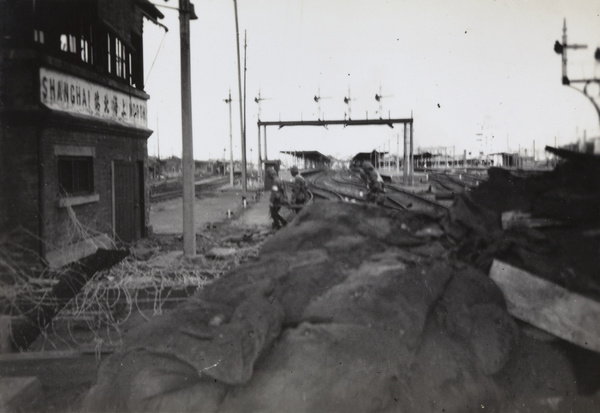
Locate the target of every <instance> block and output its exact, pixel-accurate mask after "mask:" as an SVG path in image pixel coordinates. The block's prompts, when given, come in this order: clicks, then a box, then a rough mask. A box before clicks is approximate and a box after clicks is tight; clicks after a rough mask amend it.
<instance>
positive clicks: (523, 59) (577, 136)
mask: <svg viewBox="0 0 600 413" xmlns="http://www.w3.org/2000/svg"><path fill="white" fill-rule="evenodd" d="M152 2H153V3H155V4H156V5H157V6H158V7H159V10H160V11H161V12H162V13H163V14H164V15H165V18H164V19H163V20H161V23H162V24H164V25H165V26H167V27H168V28H169V30H168V32H165V30H164V29H163V28H162V27H160V26H158V25H156V24H154V23H152V22H150V21H145V23H144V65H145V77H146V84H145V89H146V92H147V93H148V94H149V95H150V100H149V102H148V127H149V128H150V129H152V130H154V133H153V134H152V136H151V137H150V138H149V139H148V153H149V155H151V156H157V155H159V156H160V157H161V158H163V157H168V156H171V155H175V156H178V157H181V147H182V137H181V122H182V121H181V110H180V108H181V97H180V96H181V95H180V89H181V78H180V66H179V62H180V47H179V36H180V35H179V15H178V11H177V10H174V9H171V8H167V7H177V5H178V2H177V1H176V0H171V1H168V2H165V1H162V0H152ZM192 2H193V3H194V5H195V11H196V15H197V16H198V20H193V21H191V23H190V43H191V51H190V54H191V72H192V73H191V77H192V79H191V83H192V125H193V146H194V159H197V160H206V159H223V158H224V157H225V158H226V159H227V160H228V159H229V153H230V152H229V151H230V131H231V134H232V137H233V138H232V141H233V144H232V150H233V156H234V159H241V139H242V138H241V131H240V129H241V128H240V107H239V99H240V95H239V91H238V60H237V46H236V26H235V15H234V2H233V0H192ZM163 6H167V7H163ZM237 7H238V22H239V39H240V57H241V59H242V68H243V60H244V56H245V58H246V68H247V70H246V85H245V87H244V86H243V88H242V92H243V91H244V89H245V91H246V99H245V107H246V111H245V112H246V116H245V119H246V125H247V126H246V142H247V158H248V162H256V161H257V146H258V142H257V141H258V127H257V120H258V118H259V109H260V119H261V120H262V121H277V120H310V119H317V118H322V119H323V118H324V119H344V117H345V116H348V114H350V116H351V118H352V119H365V118H369V119H373V118H379V117H380V116H381V117H384V118H386V117H391V118H410V117H411V116H412V117H413V119H414V147H415V152H418V151H419V150H425V149H431V148H439V147H445V148H448V150H449V151H450V153H452V151H454V153H456V154H457V155H458V154H462V153H463V151H464V150H467V151H468V152H472V153H477V152H478V151H484V152H487V153H493V152H500V151H503V152H504V151H509V152H516V151H518V150H521V153H524V151H525V150H527V151H528V154H529V155H531V154H532V153H533V150H534V148H535V151H536V158H541V157H543V156H544V150H543V148H544V146H545V145H549V146H555V145H559V146H560V145H565V144H568V143H574V142H578V141H581V140H582V139H583V137H584V135H585V137H586V138H587V139H590V138H593V137H600V119H599V118H598V114H597V113H596V111H595V109H594V108H593V106H592V104H591V103H590V102H589V100H588V99H587V98H586V97H585V96H584V95H583V94H582V93H581V92H580V91H578V90H576V89H575V88H573V87H566V86H563V85H562V84H561V57H560V55H557V54H556V53H555V52H554V50H553V46H554V42H555V41H556V40H561V39H562V28H563V19H566V22H567V35H568V43H569V44H571V43H577V44H586V45H587V46H588V47H587V49H581V50H569V51H568V58H569V66H568V75H569V77H570V78H571V79H576V78H590V77H596V78H600V62H595V60H594V51H595V50H596V48H597V47H600V1H597V0H497V1H494V0H453V1H447V0H238V1H237ZM244 37H246V41H247V45H246V48H244ZM242 76H243V75H242ZM229 90H231V94H232V99H233V100H234V101H233V102H232V105H231V110H232V128H231V129H230V121H229V120H230V117H229V105H228V104H227V103H226V102H225V99H227V97H228V93H229ZM259 92H260V96H261V98H263V99H264V100H261V101H260V105H259V104H257V103H256V102H255V100H254V99H255V98H257V97H258V96H259ZM594 92H595V93H596V92H597V90H594ZM376 94H379V95H381V96H383V97H382V99H381V100H380V102H377V100H376V99H375V95H376ZM314 96H320V97H321V99H320V103H319V104H317V103H316V102H315V101H314ZM348 96H350V97H351V101H350V104H349V105H348V104H346V103H344V97H348ZM261 134H262V131H261ZM402 139H403V128H402V125H396V126H395V128H393V129H392V128H389V127H387V126H351V127H343V126H329V127H328V128H324V127H304V126H303V127H285V128H282V129H277V128H276V127H269V128H267V148H268V158H269V159H277V158H279V157H280V155H279V152H280V151H289V150H298V151H302V150H317V151H320V152H321V153H323V154H325V155H331V156H335V157H337V158H349V157H352V156H353V155H355V154H356V153H358V152H368V151H372V150H374V149H375V150H384V151H388V150H389V151H390V152H391V153H393V154H395V153H397V152H398V147H400V149H399V154H400V156H402V154H403V150H402ZM399 142H400V144H399V145H398V143H399ZM261 146H263V145H262V143H261ZM262 152H263V156H262V157H263V159H264V147H262Z"/></svg>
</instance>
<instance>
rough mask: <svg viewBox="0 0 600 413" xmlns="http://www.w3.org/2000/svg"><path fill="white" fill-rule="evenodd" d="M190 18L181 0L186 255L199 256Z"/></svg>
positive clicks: (187, 2)
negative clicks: (197, 248)
mask: <svg viewBox="0 0 600 413" xmlns="http://www.w3.org/2000/svg"><path fill="white" fill-rule="evenodd" d="M190 18H192V19H197V18H198V17H197V16H196V14H195V13H194V9H193V5H192V4H190V0H179V32H180V42H181V43H180V45H181V132H182V134H181V138H182V157H181V159H182V164H183V165H182V168H183V171H182V174H183V254H184V255H186V256H194V255H196V231H195V230H196V226H195V222H194V202H195V198H196V197H195V193H194V192H195V188H194V140H193V135H192V82H191V70H190Z"/></svg>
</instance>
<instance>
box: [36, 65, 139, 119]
mask: <svg viewBox="0 0 600 413" xmlns="http://www.w3.org/2000/svg"><path fill="white" fill-rule="evenodd" d="M40 102H41V103H42V104H43V105H45V106H47V107H49V108H50V109H53V110H59V111H61V112H69V113H77V114H80V115H88V116H92V117H94V118H99V119H105V120H111V121H115V122H118V123H121V124H124V125H128V126H134V127H137V128H146V127H147V125H148V114H147V108H146V101H145V100H144V99H140V98H137V97H134V96H130V95H128V94H126V93H123V92H118V91H116V90H113V89H109V88H107V87H104V86H100V85H98V84H95V83H92V82H88V81H87V80H83V79H80V78H77V77H75V76H71V75H67V74H65V73H61V72H57V71H55V70H51V69H45V68H43V67H42V68H40Z"/></svg>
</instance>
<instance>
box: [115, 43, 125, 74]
mask: <svg viewBox="0 0 600 413" xmlns="http://www.w3.org/2000/svg"><path fill="white" fill-rule="evenodd" d="M126 54H127V52H126V50H125V45H124V44H123V42H121V40H120V39H119V38H117V37H115V74H116V75H117V77H120V78H121V79H127V57H126Z"/></svg>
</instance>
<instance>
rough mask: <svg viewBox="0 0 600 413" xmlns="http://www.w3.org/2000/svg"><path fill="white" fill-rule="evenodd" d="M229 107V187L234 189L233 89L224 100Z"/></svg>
mask: <svg viewBox="0 0 600 413" xmlns="http://www.w3.org/2000/svg"><path fill="white" fill-rule="evenodd" d="M223 101H224V102H225V103H227V105H228V106H229V185H231V187H232V188H233V125H232V123H231V89H229V97H228V98H227V99H223Z"/></svg>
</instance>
